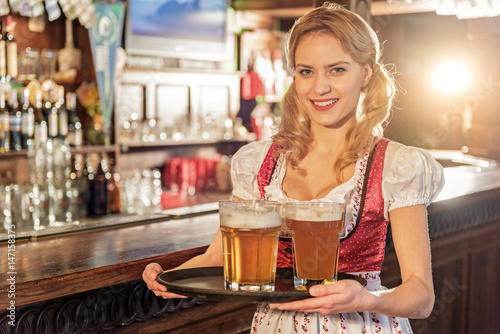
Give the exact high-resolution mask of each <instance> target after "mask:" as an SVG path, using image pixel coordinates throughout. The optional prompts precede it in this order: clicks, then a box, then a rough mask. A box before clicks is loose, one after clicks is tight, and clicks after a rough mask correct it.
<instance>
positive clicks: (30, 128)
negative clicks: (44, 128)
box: [21, 88, 35, 149]
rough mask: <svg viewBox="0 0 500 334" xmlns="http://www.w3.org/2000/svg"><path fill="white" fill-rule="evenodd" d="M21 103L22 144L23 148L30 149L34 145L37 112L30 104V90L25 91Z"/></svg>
mask: <svg viewBox="0 0 500 334" xmlns="http://www.w3.org/2000/svg"><path fill="white" fill-rule="evenodd" d="M21 103H22V107H21V113H22V116H21V118H22V119H21V142H22V148H23V149H28V148H29V146H30V145H32V143H33V138H34V135H35V110H34V108H33V106H32V105H31V103H30V90H29V89H28V88H25V89H23V94H22V95H21Z"/></svg>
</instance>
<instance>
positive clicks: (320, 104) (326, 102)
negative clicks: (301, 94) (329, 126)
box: [311, 99, 339, 107]
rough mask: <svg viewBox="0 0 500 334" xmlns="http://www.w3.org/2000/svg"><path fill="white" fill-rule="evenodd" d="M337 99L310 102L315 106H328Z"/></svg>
mask: <svg viewBox="0 0 500 334" xmlns="http://www.w3.org/2000/svg"><path fill="white" fill-rule="evenodd" d="M338 100H339V99H332V100H327V101H313V100H311V102H312V104H314V105H315V106H317V107H328V106H331V105H332V104H335V103H337V101H338Z"/></svg>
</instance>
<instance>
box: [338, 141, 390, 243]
mask: <svg viewBox="0 0 500 334" xmlns="http://www.w3.org/2000/svg"><path fill="white" fill-rule="evenodd" d="M389 142H390V140H389V139H387V138H385V137H382V138H381V139H380V140H379V141H378V142H377V144H375V146H374V147H373V149H372V151H371V153H370V155H369V157H368V161H367V162H366V169H365V174H364V175H363V188H362V190H361V202H360V205H359V211H358V215H357V219H356V224H355V225H354V228H353V229H352V231H350V232H349V234H348V235H347V236H346V237H345V238H342V239H341V240H340V241H341V242H342V241H344V240H347V239H348V238H349V237H351V236H352V235H353V234H354V233H355V232H356V229H357V227H358V226H359V223H360V222H361V218H362V217H363V212H364V210H365V202H366V198H367V195H369V194H368V193H369V190H370V189H371V185H372V184H373V182H379V181H380V183H381V182H382V169H383V157H384V156H385V151H386V149H387V145H388V144H389ZM374 159H375V162H374ZM380 159H382V160H381V161H380ZM375 169H376V170H375ZM379 169H380V170H379ZM375 175H378V176H380V177H379V178H377V180H374V176H375ZM380 197H381V198H382V195H381V194H380ZM382 201H383V198H382ZM382 207H383V206H382Z"/></svg>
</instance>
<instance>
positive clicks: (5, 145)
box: [0, 91, 10, 153]
mask: <svg viewBox="0 0 500 334" xmlns="http://www.w3.org/2000/svg"><path fill="white" fill-rule="evenodd" d="M9 151H10V114H9V109H8V108H7V103H6V101H5V92H4V91H0V153H5V152H9Z"/></svg>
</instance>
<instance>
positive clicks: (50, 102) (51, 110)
mask: <svg viewBox="0 0 500 334" xmlns="http://www.w3.org/2000/svg"><path fill="white" fill-rule="evenodd" d="M44 114H45V118H46V120H47V129H48V136H49V139H56V138H58V136H59V114H58V108H57V99H56V98H55V91H54V90H53V89H50V90H48V91H47V92H46V98H45V103H44Z"/></svg>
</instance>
